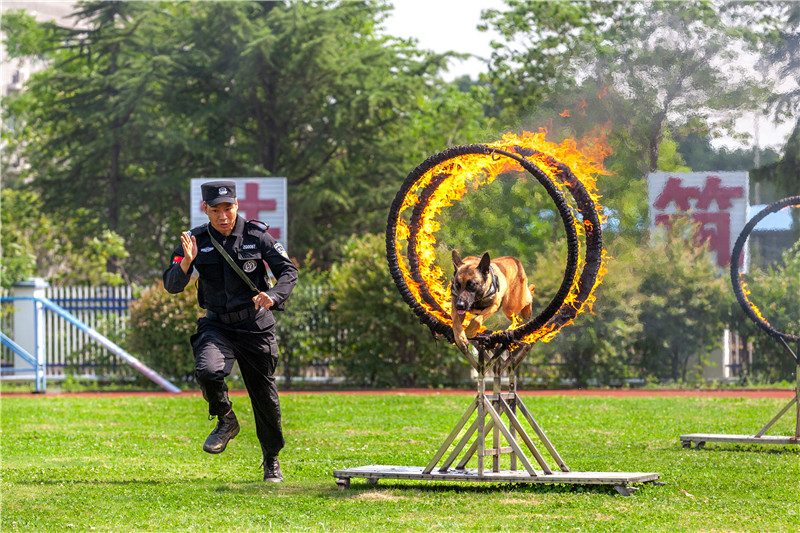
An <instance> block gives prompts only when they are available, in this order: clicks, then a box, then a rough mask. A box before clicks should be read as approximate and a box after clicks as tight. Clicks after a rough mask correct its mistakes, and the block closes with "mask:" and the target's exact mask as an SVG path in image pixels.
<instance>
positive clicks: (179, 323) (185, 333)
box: [127, 282, 205, 381]
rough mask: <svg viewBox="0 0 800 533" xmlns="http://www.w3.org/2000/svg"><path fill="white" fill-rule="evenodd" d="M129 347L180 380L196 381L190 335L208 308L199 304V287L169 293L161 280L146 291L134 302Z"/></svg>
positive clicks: (131, 350) (142, 358)
mask: <svg viewBox="0 0 800 533" xmlns="http://www.w3.org/2000/svg"><path fill="white" fill-rule="evenodd" d="M130 313H131V314H130V323H129V327H130V331H129V333H128V343H127V349H128V351H130V352H131V354H133V355H135V356H136V357H138V358H139V359H141V361H142V362H143V363H144V364H146V365H147V366H149V367H151V368H152V369H153V370H155V371H156V372H158V373H159V374H162V375H163V376H165V377H167V378H168V379H174V380H178V381H192V380H193V377H194V354H193V353H192V346H191V343H190V342H189V337H190V336H191V335H193V334H194V332H195V329H196V321H197V319H198V318H200V317H201V316H203V315H204V314H205V312H204V311H203V310H202V309H200V308H199V307H198V305H197V288H196V286H195V284H194V283H191V282H190V283H189V284H188V285H187V286H186V289H184V290H183V292H180V293H178V294H169V293H168V292H167V291H165V290H164V286H163V285H162V284H161V282H157V283H155V284H153V285H151V286H150V287H148V288H146V289H145V290H143V291H142V294H141V295H140V296H139V297H138V298H137V299H136V300H134V301H133V302H132V303H131V305H130Z"/></svg>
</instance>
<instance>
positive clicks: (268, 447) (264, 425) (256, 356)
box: [191, 311, 284, 455]
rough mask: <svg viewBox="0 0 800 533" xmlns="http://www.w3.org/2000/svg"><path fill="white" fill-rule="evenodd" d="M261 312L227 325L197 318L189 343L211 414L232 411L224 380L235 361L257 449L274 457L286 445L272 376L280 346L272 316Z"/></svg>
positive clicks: (276, 389) (196, 371) (276, 388)
mask: <svg viewBox="0 0 800 533" xmlns="http://www.w3.org/2000/svg"><path fill="white" fill-rule="evenodd" d="M264 313H265V312H264V311H262V312H260V313H259V315H258V317H257V318H256V319H255V320H248V321H245V322H244V323H236V324H231V325H226V324H223V323H222V322H218V321H216V320H211V319H209V318H207V317H204V318H201V319H199V320H198V321H197V333H196V334H194V335H192V338H191V342H192V349H193V350H194V358H195V377H196V378H197V381H198V383H199V384H200V387H201V388H202V390H203V398H205V399H206V401H207V402H208V413H209V415H212V416H219V415H224V414H225V413H227V412H228V411H229V410H230V409H231V408H232V404H231V401H230V400H229V399H228V385H227V384H226V383H225V378H226V377H228V376H229V375H230V373H231V370H232V369H233V362H234V361H237V362H238V363H239V370H240V371H241V373H242V379H243V380H244V384H245V387H247V393H248V395H249V396H250V402H251V404H252V405H253V413H254V415H255V420H256V435H257V436H258V440H259V442H260V443H261V449H262V451H263V452H264V454H265V455H277V454H278V452H279V451H280V450H281V448H283V446H284V438H283V429H282V428H281V406H280V401H279V399H278V387H277V386H276V385H275V378H274V377H273V374H274V373H275V368H276V366H277V364H278V345H277V343H276V342H275V320H274V318H273V317H272V313H271V312H268V311H267V312H266V313H268V316H265V315H264Z"/></svg>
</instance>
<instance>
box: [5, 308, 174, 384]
mask: <svg viewBox="0 0 800 533" xmlns="http://www.w3.org/2000/svg"><path fill="white" fill-rule="evenodd" d="M15 300H28V301H31V300H33V301H35V302H37V303H40V304H41V305H42V306H43V307H44V308H45V309H47V310H48V311H51V312H53V313H55V314H57V315H58V316H60V317H61V318H63V319H64V320H66V321H67V322H69V323H70V324H72V325H73V326H75V327H77V328H78V329H80V330H81V331H83V332H84V333H85V334H86V335H88V336H89V337H91V338H92V339H93V340H95V341H97V342H98V343H100V344H101V345H102V346H103V347H105V348H106V349H107V350H109V351H110V352H112V353H113V354H115V355H116V356H118V357H119V358H120V359H122V360H124V361H125V362H126V363H128V365H130V366H131V367H133V368H134V369H135V370H137V371H138V372H140V373H141V374H143V375H144V376H146V377H147V378H149V379H150V380H151V381H152V382H153V383H155V384H157V385H158V386H160V387H161V388H163V389H164V390H167V391H169V392H174V393H178V392H181V390H180V389H179V388H178V387H176V386H175V385H173V384H172V383H171V382H170V381H169V380H167V379H165V378H164V377H163V376H161V375H160V374H158V373H157V372H155V371H154V370H153V369H151V368H149V367H148V366H146V365H145V364H144V363H142V362H141V361H139V360H138V359H137V358H136V357H134V356H132V355H131V354H129V353H128V352H126V351H125V350H123V349H122V348H120V347H119V346H118V345H117V344H115V343H113V342H112V341H110V340H109V339H108V338H107V337H105V336H104V335H102V334H100V333H99V332H98V331H97V330H95V329H94V328H93V327H91V326H89V325H87V324H85V323H84V322H82V321H80V320H78V319H77V318H76V317H75V316H74V315H72V314H71V313H69V312H68V311H66V310H65V309H63V308H62V307H60V306H59V305H57V304H56V303H55V302H53V301H52V300H50V299H49V298H44V297H42V298H35V297H7V298H0V301H3V302H6V301H15ZM34 327H36V313H35V314H34ZM34 331H38V330H34ZM9 340H10V339H9ZM12 342H13V341H12ZM4 344H5V342H4ZM12 350H13V348H12ZM23 359H24V357H23ZM37 390H38V389H37Z"/></svg>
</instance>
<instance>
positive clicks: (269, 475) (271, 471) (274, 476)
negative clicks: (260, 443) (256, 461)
mask: <svg viewBox="0 0 800 533" xmlns="http://www.w3.org/2000/svg"><path fill="white" fill-rule="evenodd" d="M262 466H263V467H264V481H269V482H272V483H280V482H281V481H283V474H282V473H281V463H280V461H278V456H277V455H265V456H264V462H263V463H262Z"/></svg>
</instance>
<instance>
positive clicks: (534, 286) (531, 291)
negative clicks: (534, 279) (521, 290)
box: [528, 283, 536, 298]
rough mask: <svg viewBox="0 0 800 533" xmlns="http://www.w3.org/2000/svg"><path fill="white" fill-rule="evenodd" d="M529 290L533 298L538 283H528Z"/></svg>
mask: <svg viewBox="0 0 800 533" xmlns="http://www.w3.org/2000/svg"><path fill="white" fill-rule="evenodd" d="M528 290H529V291H530V293H531V298H533V291H534V290H536V285H534V284H533V283H531V284H530V285H528Z"/></svg>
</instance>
